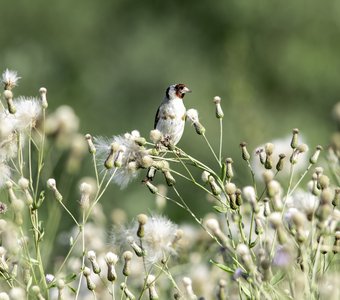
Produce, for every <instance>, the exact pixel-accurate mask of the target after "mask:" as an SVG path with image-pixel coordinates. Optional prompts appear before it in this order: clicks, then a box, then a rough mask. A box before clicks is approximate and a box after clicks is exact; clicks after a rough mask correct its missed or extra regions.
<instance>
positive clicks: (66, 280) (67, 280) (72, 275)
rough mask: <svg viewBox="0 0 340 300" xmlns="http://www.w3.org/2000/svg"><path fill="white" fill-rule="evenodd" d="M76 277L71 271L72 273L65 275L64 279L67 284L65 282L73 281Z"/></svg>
mask: <svg viewBox="0 0 340 300" xmlns="http://www.w3.org/2000/svg"><path fill="white" fill-rule="evenodd" d="M76 278H77V274H75V273H72V274H69V275H67V276H66V277H65V278H64V281H65V283H66V284H67V283H70V282H72V281H74V280H75V279H76Z"/></svg>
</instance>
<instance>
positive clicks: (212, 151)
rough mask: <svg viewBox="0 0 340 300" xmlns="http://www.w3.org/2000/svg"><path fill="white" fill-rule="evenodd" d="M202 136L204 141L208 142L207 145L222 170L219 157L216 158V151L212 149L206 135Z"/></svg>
mask: <svg viewBox="0 0 340 300" xmlns="http://www.w3.org/2000/svg"><path fill="white" fill-rule="evenodd" d="M202 136H203V138H204V140H205V141H206V143H207V145H208V147H209V149H210V151H211V153H212V154H213V156H214V157H215V159H216V161H217V163H218V165H219V166H220V168H222V164H221V161H220V160H219V159H218V157H217V156H216V154H215V151H214V149H213V148H212V147H211V145H210V143H209V141H208V139H207V137H206V136H205V134H203V135H202Z"/></svg>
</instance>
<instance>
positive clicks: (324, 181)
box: [319, 175, 329, 190]
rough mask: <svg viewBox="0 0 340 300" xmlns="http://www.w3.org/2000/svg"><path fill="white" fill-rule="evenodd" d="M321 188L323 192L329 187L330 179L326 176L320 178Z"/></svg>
mask: <svg viewBox="0 0 340 300" xmlns="http://www.w3.org/2000/svg"><path fill="white" fill-rule="evenodd" d="M319 186H320V189H321V190H324V189H326V188H328V187H329V177H328V176H326V175H321V176H319Z"/></svg>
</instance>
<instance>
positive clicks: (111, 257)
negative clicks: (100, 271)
mask: <svg viewBox="0 0 340 300" xmlns="http://www.w3.org/2000/svg"><path fill="white" fill-rule="evenodd" d="M105 262H106V265H107V280H108V281H115V280H116V279H117V273H116V269H115V265H116V263H117V262H118V256H117V255H116V254H114V253H112V252H108V253H106V255H105Z"/></svg>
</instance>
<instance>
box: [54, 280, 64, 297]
mask: <svg viewBox="0 0 340 300" xmlns="http://www.w3.org/2000/svg"><path fill="white" fill-rule="evenodd" d="M56 285H57V289H58V300H62V299H63V294H64V288H65V281H64V280H63V279H59V280H57V283H56Z"/></svg>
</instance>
